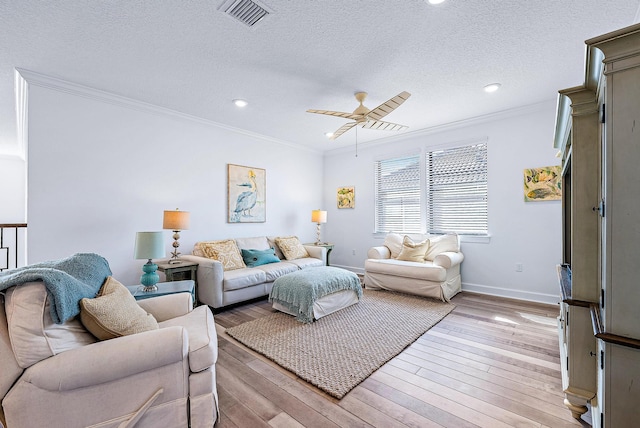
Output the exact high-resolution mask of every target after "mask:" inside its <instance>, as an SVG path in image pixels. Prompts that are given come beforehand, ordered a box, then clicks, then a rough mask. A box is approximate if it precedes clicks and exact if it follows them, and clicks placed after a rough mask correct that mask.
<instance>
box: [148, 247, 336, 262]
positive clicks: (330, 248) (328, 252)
mask: <svg viewBox="0 0 640 428" xmlns="http://www.w3.org/2000/svg"><path fill="white" fill-rule="evenodd" d="M304 245H313V246H315V247H324V248H326V249H327V266H329V254H331V250H333V244H329V243H328V242H321V243H319V244H316V243H315V242H312V243H310V244H304ZM158 266H159V265H158Z"/></svg>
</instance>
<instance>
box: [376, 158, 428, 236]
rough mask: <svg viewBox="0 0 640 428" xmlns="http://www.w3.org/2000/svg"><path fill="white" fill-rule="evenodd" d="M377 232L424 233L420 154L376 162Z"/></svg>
mask: <svg viewBox="0 0 640 428" xmlns="http://www.w3.org/2000/svg"><path fill="white" fill-rule="evenodd" d="M375 174H376V183H375V185H376V189H375V197H376V200H375V207H376V208H375V217H376V218H375V231H376V232H391V231H394V232H405V233H420V229H421V227H420V194H421V189H420V156H419V155H415V156H408V157H401V158H395V159H385V160H380V161H376V163H375Z"/></svg>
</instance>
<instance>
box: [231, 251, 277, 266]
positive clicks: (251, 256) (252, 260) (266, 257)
mask: <svg viewBox="0 0 640 428" xmlns="http://www.w3.org/2000/svg"><path fill="white" fill-rule="evenodd" d="M240 251H241V252H242V260H243V261H244V264H245V265H247V267H256V266H260V265H266V264H269V263H278V262H279V261H280V259H279V258H278V256H276V252H275V250H274V249H273V248H268V249H266V250H254V249H251V250H245V249H244V248H243V249H241V250H240Z"/></svg>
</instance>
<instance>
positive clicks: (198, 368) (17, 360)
mask: <svg viewBox="0 0 640 428" xmlns="http://www.w3.org/2000/svg"><path fill="white" fill-rule="evenodd" d="M33 284H40V285H39V287H41V288H42V290H37V289H36V288H37V287H34V290H35V292H36V294H38V296H40V297H38V298H42V296H43V295H44V299H45V300H43V302H46V299H47V297H46V291H44V286H43V285H42V284H41V283H31V284H25V285H22V286H18V287H24V286H27V285H32V286H33ZM10 290H11V289H9V290H7V298H6V300H7V302H5V296H4V295H2V296H0V365H1V366H2V371H1V374H0V398H1V399H2V408H1V411H0V426H5V427H6V428H21V427H37V426H52V427H62V426H64V427H98V426H99V427H133V426H134V425H135V427H136V428H142V427H158V426H162V427H189V426H191V427H212V426H213V425H214V423H215V421H216V420H217V416H218V396H217V390H216V375H215V363H216V360H217V357H218V348H217V337H216V331H215V325H214V320H213V314H212V313H211V311H210V310H209V308H207V307H206V306H201V307H197V308H195V310H194V309H193V307H192V301H191V295H190V294H189V293H181V294H173V295H167V296H162V297H156V298H152V299H147V300H142V301H139V302H138V304H139V305H140V306H141V307H143V309H145V310H146V311H147V312H149V313H151V314H152V315H154V317H155V318H156V320H157V321H158V324H159V327H160V328H159V329H157V330H151V331H146V332H142V333H137V334H133V335H129V336H123V337H118V338H115V339H110V340H105V341H102V342H98V341H95V338H93V341H94V343H87V341H89V342H91V340H87V337H91V336H90V335H89V336H87V334H88V332H82V331H81V329H82V324H80V323H79V321H77V320H70V321H67V322H66V323H64V324H61V325H60V324H52V322H51V319H50V316H49V315H48V311H49V305H48V304H42V305H41V309H40V314H39V315H38V316H39V317H40V324H42V326H43V328H42V330H39V331H36V330H35V329H33V328H32V329H31V330H30V331H26V330H25V325H26V324H25V323H24V322H22V321H21V320H20V319H17V318H16V317H24V316H25V315H29V314H25V313H22V314H18V313H17V312H16V311H17V310H18V308H17V306H15V305H19V304H23V303H24V302H16V301H13V302H10V301H9V300H10V295H9V291H10ZM14 300H17V299H14ZM27 303H28V302H27ZM8 305H11V306H12V307H11V308H5V306H8ZM27 306H29V305H28V304H27ZM23 308H24V305H23ZM5 309H6V311H5ZM30 315H31V316H33V314H30ZM8 316H9V318H10V319H9V322H8V321H7V317H8ZM38 316H36V317H35V318H36V319H37V318H38ZM16 323H18V325H16ZM48 328H49V330H47V329H48ZM38 334H40V335H43V336H44V337H45V341H47V342H48V343H49V344H50V345H51V346H50V348H49V351H48V352H50V353H51V354H53V355H50V356H46V355H44V358H43V359H42V360H40V361H37V362H35V363H33V364H31V362H32V361H33V360H34V358H31V357H32V356H29V355H27V357H29V358H30V359H29V358H24V354H25V350H27V351H28V349H29V348H28V347H25V343H24V341H25V340H34V343H38V341H39V340H40V339H42V337H40V338H38V337H37V336H38ZM18 336H20V337H18ZM29 337H31V338H32V339H29ZM76 338H77V341H76ZM74 341H75V342H74ZM34 348H37V346H34ZM38 358H40V357H38ZM38 358H35V360H37V359H38ZM25 361H29V362H27V363H25ZM28 364H31V365H28ZM26 365H28V366H26ZM25 366H26V367H25Z"/></svg>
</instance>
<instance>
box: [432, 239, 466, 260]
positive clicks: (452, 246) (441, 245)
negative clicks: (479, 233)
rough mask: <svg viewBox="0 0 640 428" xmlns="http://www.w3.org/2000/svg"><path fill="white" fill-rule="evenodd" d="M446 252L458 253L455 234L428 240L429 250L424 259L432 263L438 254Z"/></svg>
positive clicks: (458, 248) (458, 244) (458, 246)
mask: <svg viewBox="0 0 640 428" xmlns="http://www.w3.org/2000/svg"><path fill="white" fill-rule="evenodd" d="M447 251H453V252H458V251H460V241H459V239H458V234H457V233H448V234H446V235H440V236H434V237H431V238H429V250H428V251H427V253H426V255H425V257H424V258H425V259H426V260H429V261H433V260H434V259H435V258H436V256H437V255H438V254H440V253H444V252H447Z"/></svg>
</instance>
